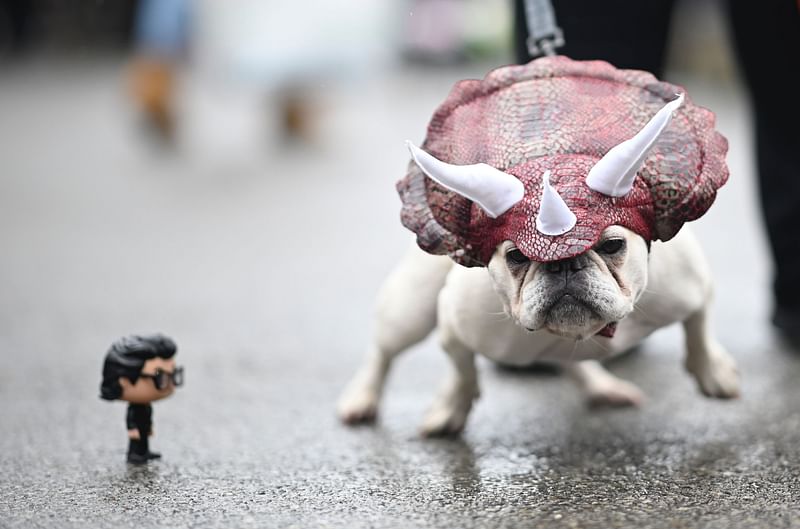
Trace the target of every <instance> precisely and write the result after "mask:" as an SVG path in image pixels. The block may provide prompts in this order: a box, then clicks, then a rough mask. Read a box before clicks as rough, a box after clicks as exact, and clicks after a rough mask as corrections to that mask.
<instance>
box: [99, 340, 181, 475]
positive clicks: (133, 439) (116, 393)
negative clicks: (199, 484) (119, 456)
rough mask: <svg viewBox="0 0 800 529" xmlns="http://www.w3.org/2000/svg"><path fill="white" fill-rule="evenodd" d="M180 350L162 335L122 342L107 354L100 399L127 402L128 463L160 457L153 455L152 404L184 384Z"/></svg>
mask: <svg viewBox="0 0 800 529" xmlns="http://www.w3.org/2000/svg"><path fill="white" fill-rule="evenodd" d="M176 351H177V346H176V345H175V342H173V341H172V340H171V339H170V338H167V337H166V336H164V335H161V334H154V335H152V336H126V337H124V338H120V339H119V340H117V341H116V342H114V343H113V344H111V348H110V349H109V350H108V353H106V358H105V363H104V364H103V382H102V383H101V385H100V398H102V399H105V400H124V401H126V402H128V403H129V404H128V416H127V424H128V438H129V439H130V445H129V448H128V463H133V464H135V465H141V464H143V463H147V462H148V461H150V460H151V459H158V458H160V457H161V454H158V453H156V452H151V451H150V447H149V443H148V437H149V436H151V435H152V434H153V430H152V424H153V423H152V417H153V408H152V406H151V405H150V403H151V402H153V401H156V400H161V399H163V398H166V397H169V396H170V395H172V393H173V392H174V391H175V388H176V387H177V386H180V385H182V384H183V368H182V367H175V359H174V358H173V357H174V356H175V352H176Z"/></svg>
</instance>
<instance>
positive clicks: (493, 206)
mask: <svg viewBox="0 0 800 529" xmlns="http://www.w3.org/2000/svg"><path fill="white" fill-rule="evenodd" d="M406 145H407V146H408V150H409V151H410V152H411V157H412V158H414V162H416V164H417V165H418V166H419V168H420V169H422V172H424V173H425V174H426V175H428V176H429V177H431V178H432V179H433V180H435V181H436V182H438V183H439V184H441V185H443V186H444V187H446V188H447V189H449V190H450V191H455V192H456V193H458V194H459V195H461V196H464V197H466V198H468V199H470V200H472V201H473V202H475V203H476V204H478V205H479V206H480V207H481V208H483V210H484V211H485V212H486V213H487V214H488V215H489V216H490V217H492V218H493V219H495V218H497V217H499V216H500V215H502V214H503V213H505V212H506V211H508V210H509V209H511V207H512V206H513V205H514V204H516V203H517V202H519V201H520V200H522V197H523V196H524V195H525V186H523V185H522V182H520V180H519V179H518V178H517V177H515V176H513V175H510V174H508V173H504V172H503V171H501V170H499V169H495V168H494V167H492V166H491V165H487V164H485V163H476V164H474V165H452V164H449V163H445V162H443V161H441V160H437V159H436V158H434V157H433V156H431V155H430V154H428V153H427V152H425V151H423V150H422V149H420V148H419V147H417V146H415V145H414V144H413V143H411V142H410V141H406Z"/></svg>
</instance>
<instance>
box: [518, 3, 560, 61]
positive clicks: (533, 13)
mask: <svg viewBox="0 0 800 529" xmlns="http://www.w3.org/2000/svg"><path fill="white" fill-rule="evenodd" d="M525 20H526V22H527V23H528V41H527V45H528V53H529V54H530V56H531V57H532V58H536V57H539V56H540V55H555V54H556V48H560V47H561V46H563V45H564V32H563V31H561V28H560V27H558V26H557V25H556V14H555V12H554V11H553V4H552V3H550V0H525Z"/></svg>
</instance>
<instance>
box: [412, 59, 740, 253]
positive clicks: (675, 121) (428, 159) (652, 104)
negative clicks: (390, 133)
mask: <svg viewBox="0 0 800 529" xmlns="http://www.w3.org/2000/svg"><path fill="white" fill-rule="evenodd" d="M683 94H684V90H683V89H682V88H680V87H678V86H675V85H671V84H668V83H664V82H660V81H658V80H657V79H656V78H655V77H653V75H651V74H649V73H647V72H642V71H636V70H618V69H616V68H614V67H613V66H611V65H610V64H608V63H605V62H600V61H585V62H581V61H573V60H571V59H568V58H566V57H545V58H541V59H538V60H535V61H532V62H530V63H528V64H526V65H522V66H508V67H504V68H498V69H496V70H494V71H492V72H490V73H489V74H488V75H487V76H486V78H485V79H484V80H482V81H479V80H467V81H461V82H459V83H458V84H456V85H455V87H454V88H453V89H452V91H451V92H450V95H449V96H448V97H447V99H446V100H445V102H444V103H443V104H442V105H441V106H440V107H439V109H438V110H437V111H436V113H435V114H434V116H433V118H432V119H431V122H430V124H429V126H428V133H427V137H426V139H425V142H424V144H423V145H422V149H417V148H415V147H413V145H410V149H411V152H412V156H413V158H414V161H412V163H410V164H409V169H408V173H407V175H406V177H405V178H404V179H402V180H401V181H400V182H398V184H397V188H398V191H399V193H400V197H401V199H402V201H403V207H402V212H401V217H402V221H403V224H404V225H405V226H406V227H407V228H409V229H410V230H412V231H413V232H415V233H416V234H417V242H418V244H419V245H420V247H421V248H422V249H424V250H426V251H428V252H430V253H434V254H447V255H450V256H451V257H452V258H453V259H454V260H455V261H456V262H458V263H460V264H462V265H465V266H486V264H487V263H488V262H489V259H490V258H491V256H492V253H493V252H494V250H495V248H496V247H497V245H498V244H499V243H501V242H502V241H504V240H511V241H513V242H514V243H515V244H516V246H517V248H519V250H520V251H522V253H523V254H525V255H526V256H527V257H529V258H530V259H532V260H534V261H540V262H547V261H556V260H561V259H568V258H570V257H574V256H576V255H579V254H581V253H583V252H585V251H587V250H588V249H590V248H591V247H592V246H593V245H594V244H596V243H597V241H598V240H599V238H600V235H601V233H602V232H603V230H604V229H605V228H607V227H608V226H610V225H621V226H624V227H626V228H628V229H630V230H632V231H634V232H636V233H637V234H639V235H641V236H642V237H643V238H644V239H645V240H647V241H651V240H664V241H665V240H668V239H670V238H672V237H673V236H674V235H675V234H676V233H677V232H678V230H680V228H681V226H682V225H683V223H684V222H688V221H691V220H694V219H696V218H698V217H700V216H701V215H703V213H705V212H706V210H707V209H708V208H709V207H710V206H711V204H712V202H713V201H714V198H715V196H716V191H717V189H718V188H719V187H720V186H722V185H723V184H724V183H725V181H726V180H727V178H728V169H727V166H726V164H725V153H726V151H727V142H726V140H725V138H723V137H722V136H721V135H720V134H719V133H718V132H717V131H715V130H714V116H713V114H712V113H711V112H710V111H708V110H706V109H704V108H701V107H698V106H695V105H694V104H692V103H691V101H690V100H689V99H688V97H685V96H684V95H683ZM415 162H416V163H415ZM426 175H427V176H429V177H430V178H426ZM468 197H469V198H468Z"/></svg>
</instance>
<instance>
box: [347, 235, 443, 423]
mask: <svg viewBox="0 0 800 529" xmlns="http://www.w3.org/2000/svg"><path fill="white" fill-rule="evenodd" d="M452 266H453V262H452V261H451V260H450V258H448V257H443V256H434V255H430V254H427V253H424V252H423V251H422V250H420V249H419V248H417V247H416V245H414V247H413V248H411V249H410V251H409V252H408V253H407V254H406V256H405V257H404V258H403V260H402V261H401V262H400V263H399V265H398V266H397V268H395V270H394V271H393V272H392V273H391V274H390V275H389V277H388V278H387V279H386V281H385V282H384V284H383V286H382V287H381V290H380V292H379V293H378V299H377V306H376V314H375V316H376V317H375V330H374V336H373V341H372V343H371V344H370V346H369V349H368V351H367V358H366V362H365V363H364V365H363V366H362V367H361V368H360V369H359V370H358V372H357V373H356V374H355V376H354V377H353V378H352V380H351V381H350V383H349V384H348V385H347V387H346V388H345V390H344V392H343V393H342V396H341V397H340V398H339V402H338V405H337V414H338V415H339V418H340V419H341V420H342V421H344V422H346V423H349V424H354V423H359V422H369V421H372V420H374V419H375V416H376V415H377V413H378V404H379V402H380V398H381V394H382V392H383V386H384V383H385V381H386V376H387V375H388V373H389V368H390V367H391V364H392V360H393V359H394V358H395V356H397V355H398V354H400V353H401V352H403V351H404V350H406V349H408V348H409V347H411V346H412V345H414V344H416V343H417V342H420V341H422V340H423V339H425V337H426V336H428V334H430V332H431V331H432V330H433V329H434V327H436V300H437V297H438V296H439V291H440V290H441V289H442V287H443V286H444V282H445V278H446V277H447V274H448V272H449V271H450V269H451V268H452Z"/></svg>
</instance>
